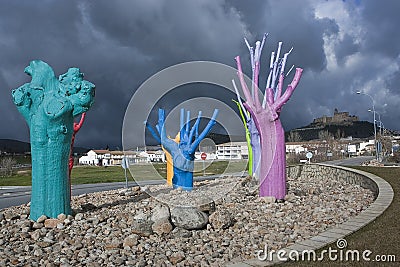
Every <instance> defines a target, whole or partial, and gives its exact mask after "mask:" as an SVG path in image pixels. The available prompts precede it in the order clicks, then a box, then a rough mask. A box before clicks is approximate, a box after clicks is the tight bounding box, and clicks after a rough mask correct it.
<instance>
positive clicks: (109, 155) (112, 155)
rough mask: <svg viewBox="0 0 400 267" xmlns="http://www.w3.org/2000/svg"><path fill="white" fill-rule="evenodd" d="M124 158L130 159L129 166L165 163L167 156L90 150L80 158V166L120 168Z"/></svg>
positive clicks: (154, 153) (157, 153) (155, 152)
mask: <svg viewBox="0 0 400 267" xmlns="http://www.w3.org/2000/svg"><path fill="white" fill-rule="evenodd" d="M124 157H126V158H127V159H128V162H129V164H138V163H148V162H155V161H162V159H164V161H165V155H164V152H162V151H161V152H159V151H151V152H150V151H149V152H135V151H109V150H90V151H89V152H88V153H87V155H85V156H82V157H80V158H79V164H81V165H93V166H118V165H121V163H122V159H123V158H124Z"/></svg>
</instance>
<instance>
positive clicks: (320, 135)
mask: <svg viewBox="0 0 400 267" xmlns="http://www.w3.org/2000/svg"><path fill="white" fill-rule="evenodd" d="M318 139H321V140H325V141H329V140H332V139H333V135H332V134H331V133H330V132H329V131H328V130H323V131H319V132H318Z"/></svg>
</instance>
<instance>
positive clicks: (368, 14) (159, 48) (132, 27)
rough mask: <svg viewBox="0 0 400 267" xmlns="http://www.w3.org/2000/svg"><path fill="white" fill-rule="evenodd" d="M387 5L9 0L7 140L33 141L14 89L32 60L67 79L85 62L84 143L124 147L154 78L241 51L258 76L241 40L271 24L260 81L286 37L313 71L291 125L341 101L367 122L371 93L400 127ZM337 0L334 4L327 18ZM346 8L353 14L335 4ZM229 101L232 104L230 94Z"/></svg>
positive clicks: (296, 100) (3, 50)
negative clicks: (131, 116)
mask: <svg viewBox="0 0 400 267" xmlns="http://www.w3.org/2000/svg"><path fill="white" fill-rule="evenodd" d="M380 2H381V1H360V2H357V1H356V2H354V1H346V2H342V1H289V0H284V1H238V0H235V1H223V0H202V1H177V0H172V1H171V0H168V1H167V0H151V1H122V0H118V1H105V0H101V1H55V0H41V1H0V4H1V8H0V59H1V60H0V86H1V90H0V114H1V115H0V124H1V125H2V128H1V130H0V138H15V139H21V140H27V139H28V129H27V126H26V124H25V122H24V121H23V118H22V116H20V115H19V113H18V112H17V110H16V108H15V106H14V104H13V103H12V101H11V96H10V91H11V89H14V88H17V87H18V86H20V85H22V84H23V83H25V82H28V81H29V77H28V76H27V75H26V74H24V73H23V70H24V68H25V66H26V65H27V64H28V63H29V61H30V60H32V59H42V60H44V61H46V62H48V63H49V64H50V65H51V66H52V67H53V68H54V70H55V72H56V74H57V75H59V74H61V73H64V72H66V71H67V69H68V68H69V67H72V66H76V67H79V68H80V69H81V71H82V72H84V73H85V75H86V76H85V79H87V80H89V81H91V82H93V83H94V84H96V86H97V91H96V103H95V105H94V106H93V107H92V109H91V110H90V111H89V112H88V115H87V121H86V122H85V125H84V127H82V129H81V131H80V132H79V134H78V137H77V140H76V145H79V146H87V147H105V146H106V145H110V146H119V147H121V145H120V143H121V129H122V122H123V117H124V113H125V109H126V107H127V105H128V103H129V100H130V98H131V97H132V95H133V93H134V92H135V90H136V89H137V88H138V87H139V86H140V85H141V84H142V83H143V82H144V81H145V80H146V79H148V78H149V77H151V76H152V75H153V74H155V73H157V72H158V71H160V70H162V69H164V68H166V67H169V66H171V65H174V64H177V63H182V62H187V61H191V60H211V61H216V62H220V63H223V64H227V65H229V66H233V67H234V66H235V64H234V60H233V58H234V57H235V56H236V55H240V56H241V57H242V58H243V59H242V64H243V66H244V69H245V71H246V73H247V74H250V73H249V72H248V71H249V62H248V61H249V60H248V59H249V56H248V52H247V48H246V46H245V44H244V42H243V37H244V36H246V37H247V38H248V39H249V41H251V42H252V43H254V41H255V40H256V39H261V37H262V34H263V33H264V32H268V33H269V37H268V39H267V42H266V46H265V49H264V51H263V60H264V61H263V63H262V71H263V73H262V81H265V76H266V70H265V68H264V67H265V66H266V63H265V62H268V59H269V56H270V53H271V51H272V50H273V49H276V46H277V42H278V41H283V42H284V47H283V51H287V50H289V49H290V47H292V46H293V47H294V51H293V53H292V54H291V55H290V57H289V61H288V65H291V64H295V65H296V66H299V67H302V68H304V74H303V78H302V80H301V82H300V84H299V86H298V88H297V89H296V92H295V93H294V95H293V97H292V99H291V100H290V101H289V102H288V104H287V105H286V106H285V108H284V109H283V111H282V122H283V124H284V126H285V127H286V129H290V128H293V127H298V126H303V125H305V124H308V123H309V122H311V121H312V119H313V118H314V117H317V116H322V115H328V112H331V111H332V110H333V109H334V108H335V107H338V108H339V109H342V110H347V111H350V112H351V113H353V114H356V115H359V116H361V117H362V118H363V119H368V118H369V115H370V114H368V112H367V111H365V110H366V109H368V108H367V106H368V105H370V103H369V102H370V100H369V99H368V98H366V97H364V98H363V97H360V96H356V95H354V91H357V90H361V89H363V90H367V91H368V93H370V94H371V95H373V96H374V97H375V99H376V102H377V103H376V104H377V106H378V105H381V106H382V105H383V103H387V107H386V111H385V119H386V120H388V122H387V123H385V125H386V126H387V125H390V126H391V127H392V128H396V129H399V128H400V125H399V124H398V123H397V122H396V121H400V117H399V116H398V115H396V114H397V113H395V112H394V111H395V108H397V106H396V101H400V96H399V95H400V94H399V91H398V89H397V88H396V86H397V84H398V83H397V81H398V79H399V78H398V77H399V64H400V62H399V48H400V37H399V36H400V35H398V34H397V27H398V26H397V25H399V24H400V21H399V20H400V18H399V17H398V16H397V14H396V11H397V10H399V9H400V8H399V2H398V1H396V0H393V1H385V2H384V4H383V3H380ZM327 5H331V6H328V8H330V10H331V12H325V13H327V14H325V15H323V16H318V15H317V14H318V13H321V12H320V10H322V9H323V8H324V7H325V8H326V6H327ZM340 8H343V10H344V11H345V12H347V13H348V14H349V16H348V17H345V16H344V17H342V15H341V13H338V12H336V11H337V10H339V9H340ZM290 79H291V77H288V78H287V80H288V82H290V81H289V80H290ZM288 82H287V83H288ZM377 87H379V88H377ZM193 88H195V86H194V87H193ZM198 88H203V89H202V90H203V91H204V92H207V90H209V91H210V92H214V91H213V89H212V88H210V89H207V88H205V86H201V87H198ZM149 93H151V92H149ZM191 95H193V96H196V95H198V93H197V92H193V93H192V94H191ZM210 95H212V94H210ZM221 95H222V94H221ZM228 98H229V97H228ZM182 99H183V98H182ZM387 99H389V100H387ZM163 101H164V102H163ZM163 101H161V102H160V103H165V104H166V105H167V104H170V103H175V102H179V97H176V96H174V101H175V102H174V101H171V102H170V103H167V102H168V100H166V99H164V100H163ZM226 102H229V105H231V103H230V102H231V99H230V98H229V99H227V100H226ZM142 104H143V105H144V106H145V105H151V104H154V103H142ZM167 106H168V105H167ZM193 112H195V111H193ZM391 122H393V123H391ZM140 124H141V122H140ZM239 127H240V125H239Z"/></svg>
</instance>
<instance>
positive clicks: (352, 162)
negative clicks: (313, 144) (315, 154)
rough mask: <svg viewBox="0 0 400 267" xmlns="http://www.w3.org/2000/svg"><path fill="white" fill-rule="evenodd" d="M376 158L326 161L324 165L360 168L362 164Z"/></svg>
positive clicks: (361, 157)
mask: <svg viewBox="0 0 400 267" xmlns="http://www.w3.org/2000/svg"><path fill="white" fill-rule="evenodd" d="M374 158H375V157H374V156H360V157H354V158H344V159H339V160H331V161H326V162H323V163H326V164H331V165H343V166H359V165H361V163H363V162H365V161H369V160H372V159H374Z"/></svg>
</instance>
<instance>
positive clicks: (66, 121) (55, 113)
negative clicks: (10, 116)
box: [12, 60, 95, 220]
mask: <svg viewBox="0 0 400 267" xmlns="http://www.w3.org/2000/svg"><path fill="white" fill-rule="evenodd" d="M25 73H27V74H28V75H30V76H31V78H32V80H31V82H30V83H26V84H24V85H22V86H21V87H19V88H17V89H14V90H13V91H12V96H13V101H14V103H15V105H16V106H17V109H18V111H19V112H20V113H21V114H22V116H23V117H24V118H25V120H26V122H27V124H28V126H29V130H30V141H31V153H32V194H31V206H30V218H31V219H32V220H37V219H38V218H39V217H40V216H41V215H46V216H47V217H52V218H55V217H57V215H59V214H61V213H64V214H71V203H70V185H69V177H68V158H69V154H70V146H71V140H72V134H73V131H74V129H73V123H74V117H75V116H77V115H79V114H81V113H83V112H86V111H87V110H88V109H89V108H90V107H91V106H92V104H93V102H94V93H95V86H94V84H92V83H90V82H88V81H85V80H82V77H83V74H82V73H81V72H80V71H79V69H77V68H71V69H69V70H68V72H67V73H66V74H64V75H62V76H60V80H61V81H60V80H59V79H57V78H56V76H55V75H54V72H53V70H52V68H51V67H50V66H49V65H48V64H47V63H45V62H43V61H41V60H34V61H31V62H30V64H29V66H28V67H26V68H25ZM63 79H67V80H69V81H71V82H68V83H67V82H65V81H64V80H63ZM72 81H74V82H72Z"/></svg>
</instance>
